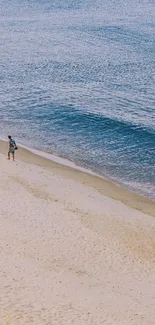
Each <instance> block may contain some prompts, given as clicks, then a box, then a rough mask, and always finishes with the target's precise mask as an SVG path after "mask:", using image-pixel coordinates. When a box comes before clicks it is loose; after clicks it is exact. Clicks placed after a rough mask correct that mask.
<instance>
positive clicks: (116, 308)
mask: <svg viewBox="0 0 155 325" xmlns="http://www.w3.org/2000/svg"><path fill="white" fill-rule="evenodd" d="M6 153H7V145H6V143H5V142H3V141H1V142H0V227H1V236H0V246H1V259H0V288H1V295H0V324H2V325H25V324H35V325H61V324H62V325H69V324H74V325H79V324H80V325H100V324H106V325H122V324H125V325H130V324H132V325H154V324H155V308H154V305H155V236H154V235H155V218H154V217H155V202H153V201H151V200H149V199H147V198H144V197H141V196H139V195H137V194H134V193H130V192H128V191H127V190H125V189H122V188H120V187H117V186H116V185H115V184H112V183H110V182H109V181H106V180H103V179H100V178H99V177H96V176H93V175H89V174H87V173H84V172H81V171H78V170H75V169H72V168H69V167H67V166H62V165H60V164H57V163H55V162H52V161H49V160H47V159H45V158H43V157H39V156H37V155H35V154H33V153H31V152H29V151H28V150H26V149H22V148H20V149H19V150H18V153H17V157H16V159H17V160H16V161H15V162H12V161H8V160H7V159H6ZM4 154H5V155H4Z"/></svg>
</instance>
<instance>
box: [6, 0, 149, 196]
mask: <svg viewBox="0 0 155 325" xmlns="http://www.w3.org/2000/svg"><path fill="white" fill-rule="evenodd" d="M154 12H155V6H154V3H153V2H151V1H150V2H147V3H146V2H145V1H143V2H139V1H137V0H136V1H134V2H133V1H131V2H130V5H129V4H128V3H127V2H123V1H120V2H119V4H116V3H113V2H112V3H110V4H109V2H107V1H102V2H101V1H100V0H97V1H96V2H95V4H94V3H93V2H92V1H80V2H78V3H75V2H74V3H73V1H69V0H68V1H61V3H60V2H58V1H52V3H50V2H49V1H47V2H46V3H44V2H43V1H33V3H32V2H29V1H24V2H21V1H20V0H14V1H13V2H12V3H10V2H8V1H6V2H5V4H4V3H1V4H0V18H1V19H0V27H1V36H0V42H1V43H0V44H1V46H0V55H1V76H0V82H1V90H0V135H1V136H2V137H3V138H6V137H7V135H8V134H9V133H11V134H12V135H13V137H15V138H16V139H17V141H18V142H19V143H21V144H23V145H25V146H27V147H31V148H34V149H38V150H41V151H43V152H47V151H48V152H51V153H55V154H57V155H60V156H64V157H68V158H69V159H71V160H73V161H75V163H76V164H77V165H80V166H84V167H86V168H88V169H91V170H94V171H96V172H97V173H98V174H100V175H102V176H104V177H107V178H111V179H112V180H113V181H114V182H116V183H117V184H121V185H123V186H124V187H127V188H129V189H130V190H132V191H135V192H138V193H141V194H143V195H145V196H148V197H150V198H152V199H155V194H154V193H155V155H154V150H155V127H154V126H155V108H154V102H155V93H154V89H155V71H154V67H155V58H154V50H155V24H154V21H155V17H154V16H155V15H154Z"/></svg>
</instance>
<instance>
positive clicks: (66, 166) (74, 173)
mask: <svg viewBox="0 0 155 325" xmlns="http://www.w3.org/2000/svg"><path fill="white" fill-rule="evenodd" d="M19 149H20V150H18V152H17V155H16V157H17V158H16V159H17V160H20V161H23V162H25V163H28V164H32V165H36V166H41V167H44V168H48V169H50V170H52V171H53V172H56V174H58V175H59V176H63V177H65V178H71V179H73V180H75V181H78V182H80V183H82V184H85V185H87V186H89V187H92V188H94V189H95V190H97V191H98V192H100V193H101V194H103V195H105V196H107V197H110V198H112V199H114V200H116V201H120V202H122V203H123V204H125V205H127V206H129V207H131V208H133V209H136V210H138V211H141V212H143V213H144V214H148V215H151V216H153V217H155V201H153V200H151V199H149V198H147V197H145V196H142V195H140V194H137V193H136V192H131V191H130V190H128V189H126V188H123V187H121V186H118V185H117V184H115V183H113V182H112V181H110V180H109V179H106V178H103V177H102V176H100V175H97V174H96V173H94V172H93V171H91V170H89V169H88V170H87V169H86V168H82V167H80V166H77V165H76V164H75V163H73V162H72V161H69V160H67V159H65V158H61V157H57V156H54V155H52V154H49V153H46V152H42V151H39V150H36V149H30V148H27V147H25V146H20V145H19ZM6 153H7V142H6V141H5V140H0V154H3V155H6ZM49 155H50V156H51V158H52V159H49Z"/></svg>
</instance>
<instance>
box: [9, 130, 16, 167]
mask: <svg viewBox="0 0 155 325" xmlns="http://www.w3.org/2000/svg"><path fill="white" fill-rule="evenodd" d="M8 139H9V151H8V159H9V160H10V154H11V155H12V159H13V161H14V160H15V150H16V149H17V146H16V142H15V140H13V139H12V137H11V135H8Z"/></svg>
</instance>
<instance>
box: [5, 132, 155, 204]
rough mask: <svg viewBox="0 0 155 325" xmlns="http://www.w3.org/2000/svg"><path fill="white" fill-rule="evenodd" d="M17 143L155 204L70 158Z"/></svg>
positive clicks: (141, 194)
mask: <svg viewBox="0 0 155 325" xmlns="http://www.w3.org/2000/svg"><path fill="white" fill-rule="evenodd" d="M0 140H2V141H4V142H6V143H7V140H6V139H4V138H2V137H0ZM17 140H18V139H17ZM17 143H18V147H21V148H23V149H26V150H28V151H29V152H31V153H32V154H35V155H37V156H40V157H43V158H45V159H47V160H50V161H52V162H55V163H57V164H60V165H62V166H67V167H69V168H72V169H75V170H78V171H81V172H84V173H86V174H88V175H93V176H96V177H99V178H100V179H103V180H105V181H108V182H110V183H112V184H114V185H116V186H117V187H119V188H122V189H124V190H127V191H129V192H130V193H133V194H134V193H135V194H138V195H140V196H142V197H144V198H148V199H150V200H151V201H153V202H155V200H154V199H153V198H150V197H149V196H148V195H144V194H143V193H141V192H140V191H135V190H134V189H131V188H130V187H129V186H126V185H125V184H123V183H121V182H118V181H116V180H114V179H112V178H110V177H107V176H106V175H105V176H103V175H101V174H100V173H99V172H98V171H95V170H91V169H89V168H86V167H84V166H80V165H79V164H76V162H75V161H72V160H71V159H69V158H66V157H62V156H59V155H56V154H55V153H52V152H46V151H42V150H39V149H36V148H31V147H27V146H25V145H23V144H22V143H20V142H18V141H17Z"/></svg>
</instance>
